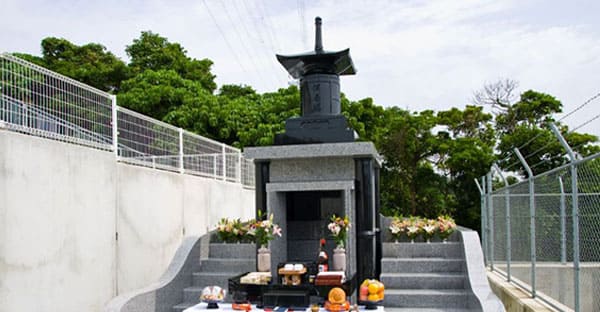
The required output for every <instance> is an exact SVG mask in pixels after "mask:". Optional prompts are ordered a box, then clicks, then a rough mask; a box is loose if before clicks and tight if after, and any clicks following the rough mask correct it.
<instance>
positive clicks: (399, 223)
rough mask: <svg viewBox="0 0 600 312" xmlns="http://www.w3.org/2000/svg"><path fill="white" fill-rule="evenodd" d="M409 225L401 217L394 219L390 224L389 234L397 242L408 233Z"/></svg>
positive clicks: (406, 220)
mask: <svg viewBox="0 0 600 312" xmlns="http://www.w3.org/2000/svg"><path fill="white" fill-rule="evenodd" d="M410 225H411V223H410V222H409V220H408V219H406V218H403V217H394V219H393V220H392V223H391V224H390V228H389V230H390V232H392V237H394V239H395V240H396V241H398V240H399V239H400V238H401V237H402V235H406V233H407V232H408V227H409V226H410Z"/></svg>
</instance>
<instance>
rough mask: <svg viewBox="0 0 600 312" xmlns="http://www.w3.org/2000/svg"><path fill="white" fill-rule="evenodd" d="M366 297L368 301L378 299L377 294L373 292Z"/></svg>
mask: <svg viewBox="0 0 600 312" xmlns="http://www.w3.org/2000/svg"><path fill="white" fill-rule="evenodd" d="M367 299H368V300H369V301H379V296H378V295H377V294H373V295H369V297H367Z"/></svg>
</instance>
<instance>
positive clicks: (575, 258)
mask: <svg viewBox="0 0 600 312" xmlns="http://www.w3.org/2000/svg"><path fill="white" fill-rule="evenodd" d="M550 129H551V130H552V132H553V133H554V135H555V136H556V137H557V138H558V141H559V142H560V144H561V145H562V146H563V147H564V148H565V150H567V154H568V155H569V160H570V161H571V196H572V200H571V202H572V203H571V204H572V205H573V212H572V218H573V271H574V272H573V277H574V283H575V285H574V297H575V298H574V299H575V300H574V308H575V309H574V310H575V312H579V311H580V301H579V190H578V187H577V165H576V162H577V157H575V153H574V152H573V149H571V146H569V144H568V143H567V141H566V140H565V138H564V137H563V136H562V134H561V133H560V131H559V130H558V128H557V127H556V125H555V124H553V123H550Z"/></svg>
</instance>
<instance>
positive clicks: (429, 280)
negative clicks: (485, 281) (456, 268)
mask: <svg viewBox="0 0 600 312" xmlns="http://www.w3.org/2000/svg"><path fill="white" fill-rule="evenodd" d="M381 282H382V283H383V284H384V285H385V286H386V287H387V288H391V289H464V288H465V282H466V276H465V275H464V274H462V273H381Z"/></svg>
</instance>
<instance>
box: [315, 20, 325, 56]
mask: <svg viewBox="0 0 600 312" xmlns="http://www.w3.org/2000/svg"><path fill="white" fill-rule="evenodd" d="M315 52H317V53H323V39H322V36H321V18H320V17H318V16H317V17H316V18H315Z"/></svg>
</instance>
